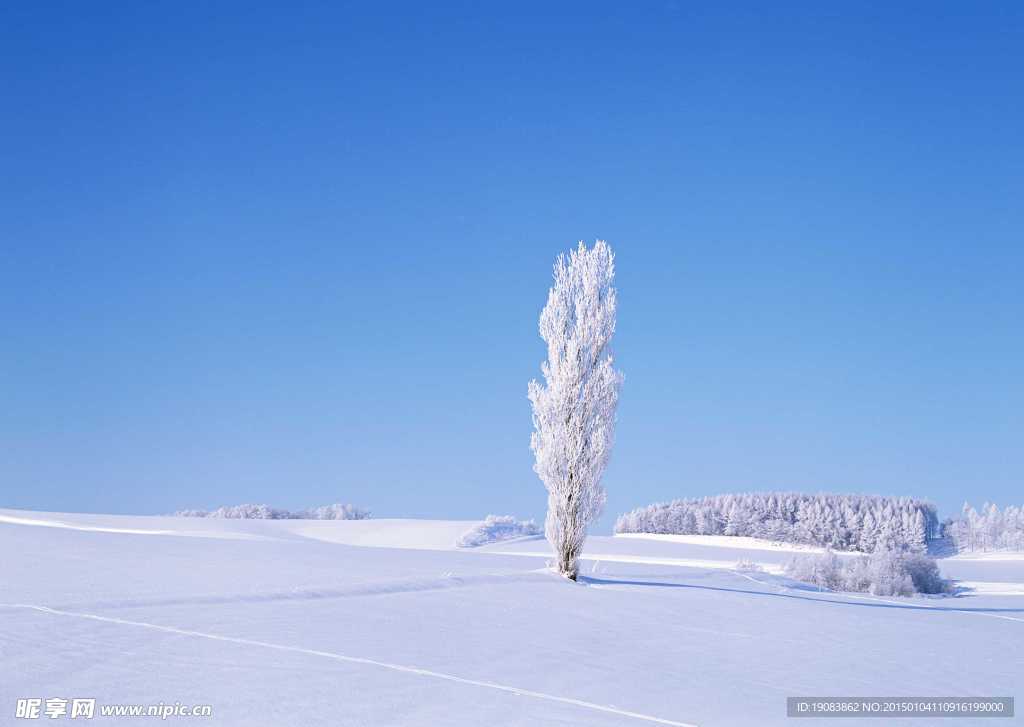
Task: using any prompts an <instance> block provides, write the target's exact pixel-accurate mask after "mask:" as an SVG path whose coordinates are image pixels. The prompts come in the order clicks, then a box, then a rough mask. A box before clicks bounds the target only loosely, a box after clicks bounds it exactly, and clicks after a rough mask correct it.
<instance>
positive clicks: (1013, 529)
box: [943, 503, 1024, 553]
mask: <svg viewBox="0 0 1024 727" xmlns="http://www.w3.org/2000/svg"><path fill="white" fill-rule="evenodd" d="M943 526H944V529H945V531H946V535H947V536H949V537H950V538H951V539H952V540H953V545H955V546H956V549H957V550H958V551H961V552H968V553H969V552H979V551H987V550H1024V507H1014V506H1012V505H1011V506H1009V507H1006V508H1005V509H1003V510H1000V509H999V508H998V507H996V506H995V505H992V504H989V503H986V504H985V505H984V506H983V507H982V508H981V511H980V512H979V511H977V510H975V509H974V508H973V507H971V506H970V505H969V504H967V503H964V508H963V511H962V514H961V516H960V517H959V518H958V519H956V520H947V521H946V522H945V523H943Z"/></svg>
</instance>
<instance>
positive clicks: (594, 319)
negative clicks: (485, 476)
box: [529, 240, 622, 580]
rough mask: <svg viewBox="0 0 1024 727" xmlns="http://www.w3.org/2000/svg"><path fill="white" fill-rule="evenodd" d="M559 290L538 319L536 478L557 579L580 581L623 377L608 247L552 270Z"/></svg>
mask: <svg viewBox="0 0 1024 727" xmlns="http://www.w3.org/2000/svg"><path fill="white" fill-rule="evenodd" d="M554 277H555V283H554V285H553V286H552V288H551V290H550V292H549V293H548V302H547V305H545V306H544V310H543V311H541V314H540V335H541V338H543V339H544V341H545V343H547V347H548V359H547V361H545V362H544V363H543V364H542V365H541V372H542V373H543V375H544V383H543V384H541V383H538V382H537V381H531V382H530V386H529V399H530V403H531V404H532V405H533V426H534V432H533V436H532V437H531V438H530V448H531V449H532V450H533V453H534V456H535V458H536V463H535V464H534V471H535V472H536V473H537V475H538V476H539V477H540V479H541V482H543V483H544V487H545V488H547V491H548V513H547V518H546V519H545V521H544V534H545V535H546V536H547V539H548V541H549V542H550V543H551V547H552V548H553V549H554V552H555V559H556V565H557V568H558V572H559V573H561V574H562V575H564V576H566V577H567V578H571V579H573V580H575V579H576V571H577V562H578V559H579V556H580V552H581V551H582V550H583V543H584V541H585V540H586V537H587V526H588V524H589V523H590V522H591V521H592V520H593V519H594V518H596V517H597V516H598V515H600V514H601V511H602V509H603V508H604V503H605V491H604V488H603V487H602V485H601V476H602V475H603V474H604V469H605V466H606V465H607V464H608V457H609V455H610V454H611V450H612V442H613V440H614V435H615V407H616V405H617V403H618V399H619V388H620V386H621V385H622V374H621V373H620V372H618V371H616V370H615V369H614V367H613V365H612V352H611V340H612V335H613V334H614V333H615V308H616V295H615V288H613V287H612V281H613V279H614V277H615V265H614V255H613V254H612V250H611V248H610V247H609V246H608V244H607V243H605V242H604V241H603V240H598V241H597V242H596V243H595V244H594V246H593V247H592V248H590V249H589V250H588V249H587V247H586V245H584V244H583V243H582V242H580V244H579V247H578V248H577V249H576V250H573V251H572V252H570V253H569V256H568V258H566V257H565V256H564V255H559V256H558V260H557V261H556V262H555V271H554Z"/></svg>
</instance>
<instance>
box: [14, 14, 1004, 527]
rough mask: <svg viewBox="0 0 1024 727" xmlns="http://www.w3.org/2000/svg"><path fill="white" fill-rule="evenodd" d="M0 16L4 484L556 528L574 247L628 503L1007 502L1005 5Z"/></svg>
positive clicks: (48, 504)
mask: <svg viewBox="0 0 1024 727" xmlns="http://www.w3.org/2000/svg"><path fill="white" fill-rule="evenodd" d="M487 5H490V7H483V6H481V5H480V4H477V3H460V4H424V3H416V4H409V5H402V4H394V3H391V4H371V3H367V4H346V3H338V2H331V3H320V4H294V3H289V4H287V5H285V4H281V5H280V6H278V7H276V8H274V7H270V6H254V5H253V4H241V3H239V4H230V3H217V4H194V5H191V6H190V7H182V4H179V3H145V4H139V3H125V4H123V5H118V4H116V3H111V4H106V5H104V6H103V7H98V6H95V5H83V4H66V5H63V4H61V5H57V4H54V5H51V4H46V3H25V4H22V6H21V7H13V6H11V5H8V6H5V8H4V9H3V10H0V28H2V29H0V58H2V63H0V84H2V89H3V105H4V112H3V113H2V114H0V148H2V159H3V168H4V174H3V175H2V177H0V207H2V213H0V325H2V330H3V336H2V338H0V443H2V446H0V505H3V506H8V507H20V508H33V509H50V510H83V511H98V512H125V513H129V512H130V513H162V512H168V511H173V510H175V509H178V508H182V507H210V506H217V505H220V504H226V503H238V502H249V501H255V502H268V503H271V504H276V505H280V506H286V507H299V506H305V505H315V504H322V503H327V502H336V501H342V502H353V503H356V504H359V505H363V506H366V507H369V508H371V509H372V510H373V511H374V512H375V513H376V514H378V515H380V516H416V517H459V518H473V517H480V516H483V515H485V514H487V513H514V514H518V515H521V516H534V517H541V516H542V515H543V511H544V507H545V496H544V491H543V489H542V486H541V484H540V483H539V481H538V480H537V479H536V476H535V475H534V474H533V472H532V470H531V465H532V455H531V453H530V451H529V448H528V443H529V433H530V412H529V404H528V402H527V400H526V383H527V381H528V380H529V379H530V378H531V377H534V376H538V375H539V365H540V362H541V360H542V358H543V356H544V348H543V343H542V341H541V340H540V339H539V337H538V335H537V329H536V323H537V315H538V313H539V311H540V308H541V306H542V305H543V303H544V300H545V296H546V290H547V287H548V285H549V282H550V267H551V263H552V261H553V259H554V257H555V256H556V255H557V254H558V253H559V252H560V251H563V250H567V249H568V248H569V247H571V246H572V245H574V244H575V242H576V241H577V240H580V239H585V240H588V241H592V240H593V239H594V238H597V237H601V238H604V239H607V240H608V241H609V242H610V243H611V244H612V245H613V247H614V248H615V250H616V252H617V255H618V271H619V276H618V284H619V292H620V314H619V333H618V336H617V354H618V361H619V364H620V366H621V368H622V369H623V370H624V372H625V374H626V383H625V387H624V390H623V393H622V399H621V406H620V416H619V430H618V442H617V448H616V450H615V453H614V455H613V462H612V465H611V467H610V468H609V471H608V473H607V476H606V485H607V487H608V491H609V508H608V515H607V516H606V517H605V518H604V519H603V520H602V522H601V523H600V525H599V527H598V530H599V531H600V530H607V528H608V527H610V523H611V520H612V517H613V516H614V515H615V514H616V513H618V512H621V511H623V510H626V509H629V508H632V507H634V506H639V505H644V504H648V503H650V502H653V501H658V500H664V499H670V498H673V497H683V496H695V495H703V494H712V493H718V492H725V491H737V490H754V489H800V490H815V491H816V490H834V491H847V490H850V491H860V492H874V493H881V494H910V495H919V496H927V497H930V498H932V499H933V500H934V501H936V502H937V503H938V504H939V506H940V509H942V510H943V511H944V513H945V514H948V513H949V512H950V510H951V509H955V508H957V507H958V506H959V505H960V504H961V503H962V502H963V500H965V499H970V500H971V501H973V502H975V503H976V504H980V503H981V501H983V500H993V501H996V502H999V503H1009V502H1015V503H1020V502H1021V501H1022V499H1024V496H1022V490H1024V487H1022V484H1024V447H1022V444H1021V443H1022V435H1024V417H1022V414H1021V412H1022V411H1024V389H1022V385H1021V372H1022V371H1024V335H1022V321H1024V285H1022V282H1021V281H1022V279H1024V276H1022V273H1024V205H1022V203H1021V200H1022V199H1024V144H1022V143H1021V129H1024V94H1022V93H1021V86H1020V79H1021V78H1022V77H1024V42H1022V37H1024V8H1022V7H1021V6H1020V5H1019V4H1017V3H982V4H968V5H964V4H944V3H920V4H911V3H901V4H900V5H901V7H900V8H886V7H883V6H881V5H878V6H875V7H869V6H867V4H854V3H850V4H846V5H845V7H843V8H840V7H839V6H837V5H833V4H826V5H828V7H823V6H822V4H820V3H800V4H791V3H781V4H776V5H773V6H772V7H771V9H770V10H769V9H767V8H765V7H764V6H763V4H760V3H752V4H731V3H730V4H724V3H723V4H719V3H708V4H702V5H698V4H690V3H641V4H628V3H627V4H623V3H594V2H588V3H579V4H573V3H559V4H557V6H555V5H552V4H551V3H506V4H503V5H502V6H501V7H498V6H497V5H496V4H487Z"/></svg>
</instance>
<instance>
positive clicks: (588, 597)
mask: <svg viewBox="0 0 1024 727" xmlns="http://www.w3.org/2000/svg"><path fill="white" fill-rule="evenodd" d="M0 517H2V518H3V519H2V522H0V553H3V554H4V555H3V558H0V604H2V605H0V654H2V658H0V710H13V708H14V702H15V701H16V700H17V699H18V698H25V697H41V698H44V699H45V698H47V697H65V698H70V697H72V696H74V697H81V696H86V697H95V698H96V699H97V705H98V707H99V705H103V704H121V703H129V704H135V703H137V704H150V703H159V702H164V703H171V704H173V703H175V702H182V703H190V704H210V705H212V707H213V718H212V719H206V720H200V721H202V722H203V723H204V724H211V725H214V724H215V725H217V726H218V727H220V726H221V725H228V726H229V727H230V726H232V725H257V726H260V725H267V726H271V725H273V726H275V727H276V726H277V725H285V726H287V725H296V726H299V725H301V726H303V727H306V726H308V727H316V726H318V725H330V726H331V727H337V726H338V725H345V726H347V725H353V726H354V725H374V726H376V725H413V726H420V725H423V726H426V725H442V726H444V725H465V724H487V725H532V724H543V725H581V724H586V725H599V726H610V725H616V726H618V725H631V724H636V725H642V724H669V725H684V724H696V725H745V724H758V725H784V724H789V722H790V720H787V718H786V716H785V697H786V696H795V695H804V696H807V695H836V696H839V695H864V696H871V695H876V696H877V695H886V696H893V695H894V694H895V695H897V696H898V695H904V696H919V695H928V694H933V695H938V694H942V695H989V696H1000V695H1019V694H1021V693H1022V689H1021V687H1022V686H1024V655H1022V654H1021V653H1020V650H1019V649H1014V648H1012V647H1011V645H1012V644H1013V643H1015V642H1016V641H1018V640H1020V638H1021V636H1022V634H1024V632H1022V629H1024V599H1021V598H1020V595H1021V594H1022V593H1024V586H1021V584H1022V583H1024V561H1019V560H1018V561H1004V562H996V563H983V562H977V561H965V560H957V559H950V560H948V561H947V560H944V561H942V565H943V569H944V570H945V567H946V564H947V562H949V563H950V564H952V565H954V566H955V568H956V569H958V573H959V575H957V576H956V577H958V578H960V579H961V580H962V583H961V587H970V586H971V585H973V586H974V590H973V591H969V592H968V593H969V595H964V596H961V597H956V598H888V599H886V598H876V597H870V596H855V595H851V594H835V593H828V592H818V591H816V590H813V589H811V588H809V587H807V586H803V585H801V584H799V583H795V582H793V581H789V580H788V579H785V578H782V577H780V576H777V575H773V574H772V573H739V572H736V571H734V570H730V569H729V568H727V567H724V565H723V566H722V567H718V565H722V564H725V563H731V564H732V567H735V564H736V563H737V562H738V561H739V560H741V559H745V560H750V561H751V562H757V563H759V564H761V563H763V564H765V565H767V566H773V565H778V564H781V563H783V562H785V560H786V559H787V558H788V557H790V556H789V554H788V553H785V552H774V551H773V550H767V549H763V548H760V549H759V548H755V547H753V546H752V545H751V544H746V546H748V547H744V548H735V547H723V546H722V545H721V544H711V543H706V542H704V543H703V544H695V543H689V542H666V541H661V540H649V539H632V538H612V537H601V536H597V537H591V538H590V540H588V544H587V552H586V553H585V555H584V558H583V563H582V567H581V571H580V577H581V580H580V582H579V583H575V584H574V583H571V582H568V581H566V580H564V579H561V578H558V577H556V576H554V575H552V574H551V573H549V572H547V571H545V570H543V568H542V566H543V560H544V558H545V557H550V553H549V552H548V551H547V544H546V542H545V541H543V540H539V539H537V540H527V541H519V542H514V543H498V544H493V545H486V546H482V547H480V548H473V549H469V550H460V549H457V548H455V547H454V543H455V540H456V538H457V537H458V535H459V534H461V533H462V532H464V531H465V530H466V529H467V528H468V527H470V526H471V525H472V524H473V523H472V522H467V521H436V520H435V521H415V520H369V521H355V520H354V521H334V522H331V521H324V522H320V521H312V522H303V521H293V520H284V521H243V520H216V521H210V520H206V519H191V518H171V517H166V518H163V517H141V516H111V515H77V514H69V513H29V512H19V511H12V510H6V511H0ZM24 521H30V522H31V523H35V524H38V523H59V524H60V525H61V526H58V527H54V526H52V525H38V526H34V525H32V524H26V523H25V522H24ZM130 531H142V532H130ZM166 531H170V532H166ZM183 535H185V536H188V537H181V536H183ZM239 536H245V537H239ZM521 554H525V555H521ZM700 562H705V563H715V564H718V565H716V566H715V567H711V566H707V567H695V565H694V564H695V563H700ZM989 567H996V568H999V569H1001V570H999V571H998V573H997V577H995V578H993V577H989V576H988V575H987V574H986V575H985V577H981V576H980V575H975V574H976V573H986V571H984V570H983V569H984V568H989ZM979 586H980V587H979ZM1011 592H1012V593H1016V594H1017V595H999V594H1003V593H1011ZM569 665H571V668H567V666H569ZM98 707H97V708H98ZM7 713H8V714H10V712H7ZM94 722H96V723H100V724H102V723H106V722H110V723H116V720H114V719H104V718H102V717H100V716H99V713H98V712H97V716H96V718H95V720H94ZM1010 722H1012V721H1010ZM857 723H858V721H857V720H848V721H844V724H857ZM863 723H864V724H869V725H877V724H878V723H879V720H868V721H865V722H863ZM987 723H988V721H982V720H971V719H964V720H958V721H957V724H963V725H970V724H987Z"/></svg>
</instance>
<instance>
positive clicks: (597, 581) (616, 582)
mask: <svg viewBox="0 0 1024 727" xmlns="http://www.w3.org/2000/svg"><path fill="white" fill-rule="evenodd" d="M579 580H580V582H582V583H587V584H590V585H597V586H604V585H608V586H643V587H651V588H689V589H693V590H699V591H721V592H725V593H741V594H744V595H751V596H769V597H772V598H792V599H795V600H797V601H818V602H820V603H831V604H835V605H840V606H861V607H864V608H894V609H902V610H906V611H945V612H960V613H964V612H966V613H971V612H977V613H1024V608H971V607H959V606H957V607H947V606H922V605H916V604H912V603H907V604H902V603H892V602H888V601H887V602H879V601H874V602H872V601H849V600H844V599H843V598H842V597H837V598H822V597H815V596H810V595H803V594H797V593H773V592H771V591H754V590H751V589H748V588H726V587H724V586H702V585H697V584H695V583H672V582H668V583H666V582H665V581H641V580H631V579H627V578H596V577H594V576H585V575H582V574H581V575H580V577H579ZM815 592H817V591H815ZM821 593H822V595H824V594H825V593H826V592H821ZM836 595H837V596H841V594H836Z"/></svg>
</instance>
